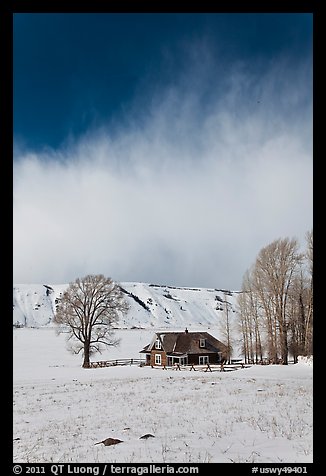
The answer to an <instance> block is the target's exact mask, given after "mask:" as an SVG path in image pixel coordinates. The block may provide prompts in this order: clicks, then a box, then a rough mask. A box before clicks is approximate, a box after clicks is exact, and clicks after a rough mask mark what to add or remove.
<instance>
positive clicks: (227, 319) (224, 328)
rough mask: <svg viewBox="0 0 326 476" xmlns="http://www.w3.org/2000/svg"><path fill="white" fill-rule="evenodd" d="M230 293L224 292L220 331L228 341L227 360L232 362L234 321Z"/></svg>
mask: <svg viewBox="0 0 326 476" xmlns="http://www.w3.org/2000/svg"><path fill="white" fill-rule="evenodd" d="M229 293H230V291H229V292H228V293H226V292H224V301H223V304H224V313H223V315H222V319H221V321H220V323H219V327H220V332H221V334H222V336H223V338H224V339H225V341H226V348H227V350H226V360H227V362H228V363H229V364H230V363H231V356H232V352H233V343H232V331H233V323H232V319H231V316H230V309H232V306H231V303H230V302H229V301H228V300H227V298H226V297H227V294H229Z"/></svg>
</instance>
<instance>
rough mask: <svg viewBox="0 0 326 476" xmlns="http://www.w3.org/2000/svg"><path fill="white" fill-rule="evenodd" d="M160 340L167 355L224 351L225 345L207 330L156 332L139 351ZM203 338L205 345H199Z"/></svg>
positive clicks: (144, 350)
mask: <svg viewBox="0 0 326 476" xmlns="http://www.w3.org/2000/svg"><path fill="white" fill-rule="evenodd" d="M157 339H159V340H160V341H161V345H162V350H163V351H165V352H166V354H169V355H184V354H208V353H217V352H226V350H227V347H226V345H225V344H223V343H222V342H220V341H219V340H218V339H216V338H215V337H213V336H212V335H211V334H209V333H208V332H188V331H187V332H157V333H156V334H155V335H154V337H153V339H152V341H151V343H150V344H148V345H147V346H146V347H144V349H143V350H142V351H141V352H144V353H146V352H147V353H148V352H150V351H151V350H152V349H153V348H154V344H155V342H156V340H157ZM200 339H205V347H200V346H199V341H200Z"/></svg>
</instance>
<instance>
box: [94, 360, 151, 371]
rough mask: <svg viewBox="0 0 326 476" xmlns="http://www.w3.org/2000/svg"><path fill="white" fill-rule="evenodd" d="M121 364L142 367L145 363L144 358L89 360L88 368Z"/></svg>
mask: <svg viewBox="0 0 326 476" xmlns="http://www.w3.org/2000/svg"><path fill="white" fill-rule="evenodd" d="M118 365H119V366H121V365H138V366H139V367H142V366H143V365H145V359H115V360H100V361H98V362H90V363H89V367H88V368H89V369H97V368H100V367H116V366H118Z"/></svg>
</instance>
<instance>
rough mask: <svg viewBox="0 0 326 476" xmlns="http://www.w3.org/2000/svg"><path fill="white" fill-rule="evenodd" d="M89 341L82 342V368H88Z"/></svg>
mask: <svg viewBox="0 0 326 476" xmlns="http://www.w3.org/2000/svg"><path fill="white" fill-rule="evenodd" d="M89 356H90V352H89V342H84V362H83V368H84V369H88V368H89Z"/></svg>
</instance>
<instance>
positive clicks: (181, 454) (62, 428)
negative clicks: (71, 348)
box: [13, 328, 313, 463]
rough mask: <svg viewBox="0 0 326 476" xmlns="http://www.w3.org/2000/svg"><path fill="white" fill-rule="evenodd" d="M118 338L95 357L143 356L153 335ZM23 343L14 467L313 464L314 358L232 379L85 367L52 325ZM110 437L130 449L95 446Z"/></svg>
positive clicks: (20, 337)
mask: <svg viewBox="0 0 326 476" xmlns="http://www.w3.org/2000/svg"><path fill="white" fill-rule="evenodd" d="M116 335H117V336H118V337H121V345H120V347H119V348H112V349H110V350H109V351H108V352H107V353H106V354H102V356H98V358H96V359H95V358H94V359H93V360H102V359H103V360H104V359H113V358H139V357H140V355H139V350H140V349H142V348H143V347H144V346H145V345H146V344H148V343H149V341H150V339H151V337H152V335H153V331H151V330H119V331H117V333H116ZM13 346H14V347H13V348H14V360H13V365H14V367H13V378H14V389H13V394H14V403H13V405H14V407H13V430H14V434H13V438H14V441H13V460H14V462H30V463H45V462H54V463H79V462H83V463H85V462H87V463H102V462H104V463H110V462H113V463H114V462H117V463H219V462H229V463H231V462H235V463H238V462H239V463H243V462H249V463H255V462H256V463H271V462H272V463H282V462H283V463H306V462H312V461H313V440H312V425H313V423H312V421H313V368H312V365H309V362H308V363H306V362H300V363H298V364H296V365H289V366H253V367H251V368H247V369H241V370H237V371H234V372H225V373H224V372H217V371H216V372H212V373H210V372H203V371H196V372H194V371H189V370H183V371H175V370H162V369H151V368H147V367H137V366H128V367H114V368H99V369H82V368H81V357H80V356H79V357H78V356H72V355H71V354H69V353H68V352H67V351H66V348H65V340H64V336H62V335H61V336H56V334H55V331H54V330H53V329H51V328H43V329H28V328H25V329H15V330H14V332H13ZM147 433H150V434H151V435H153V436H154V437H150V438H147V439H140V437H141V436H143V435H144V434H147ZM109 437H111V438H118V439H120V440H122V443H120V444H117V445H114V446H104V445H103V444H99V445H95V443H97V442H99V441H102V440H104V439H106V438H109Z"/></svg>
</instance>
